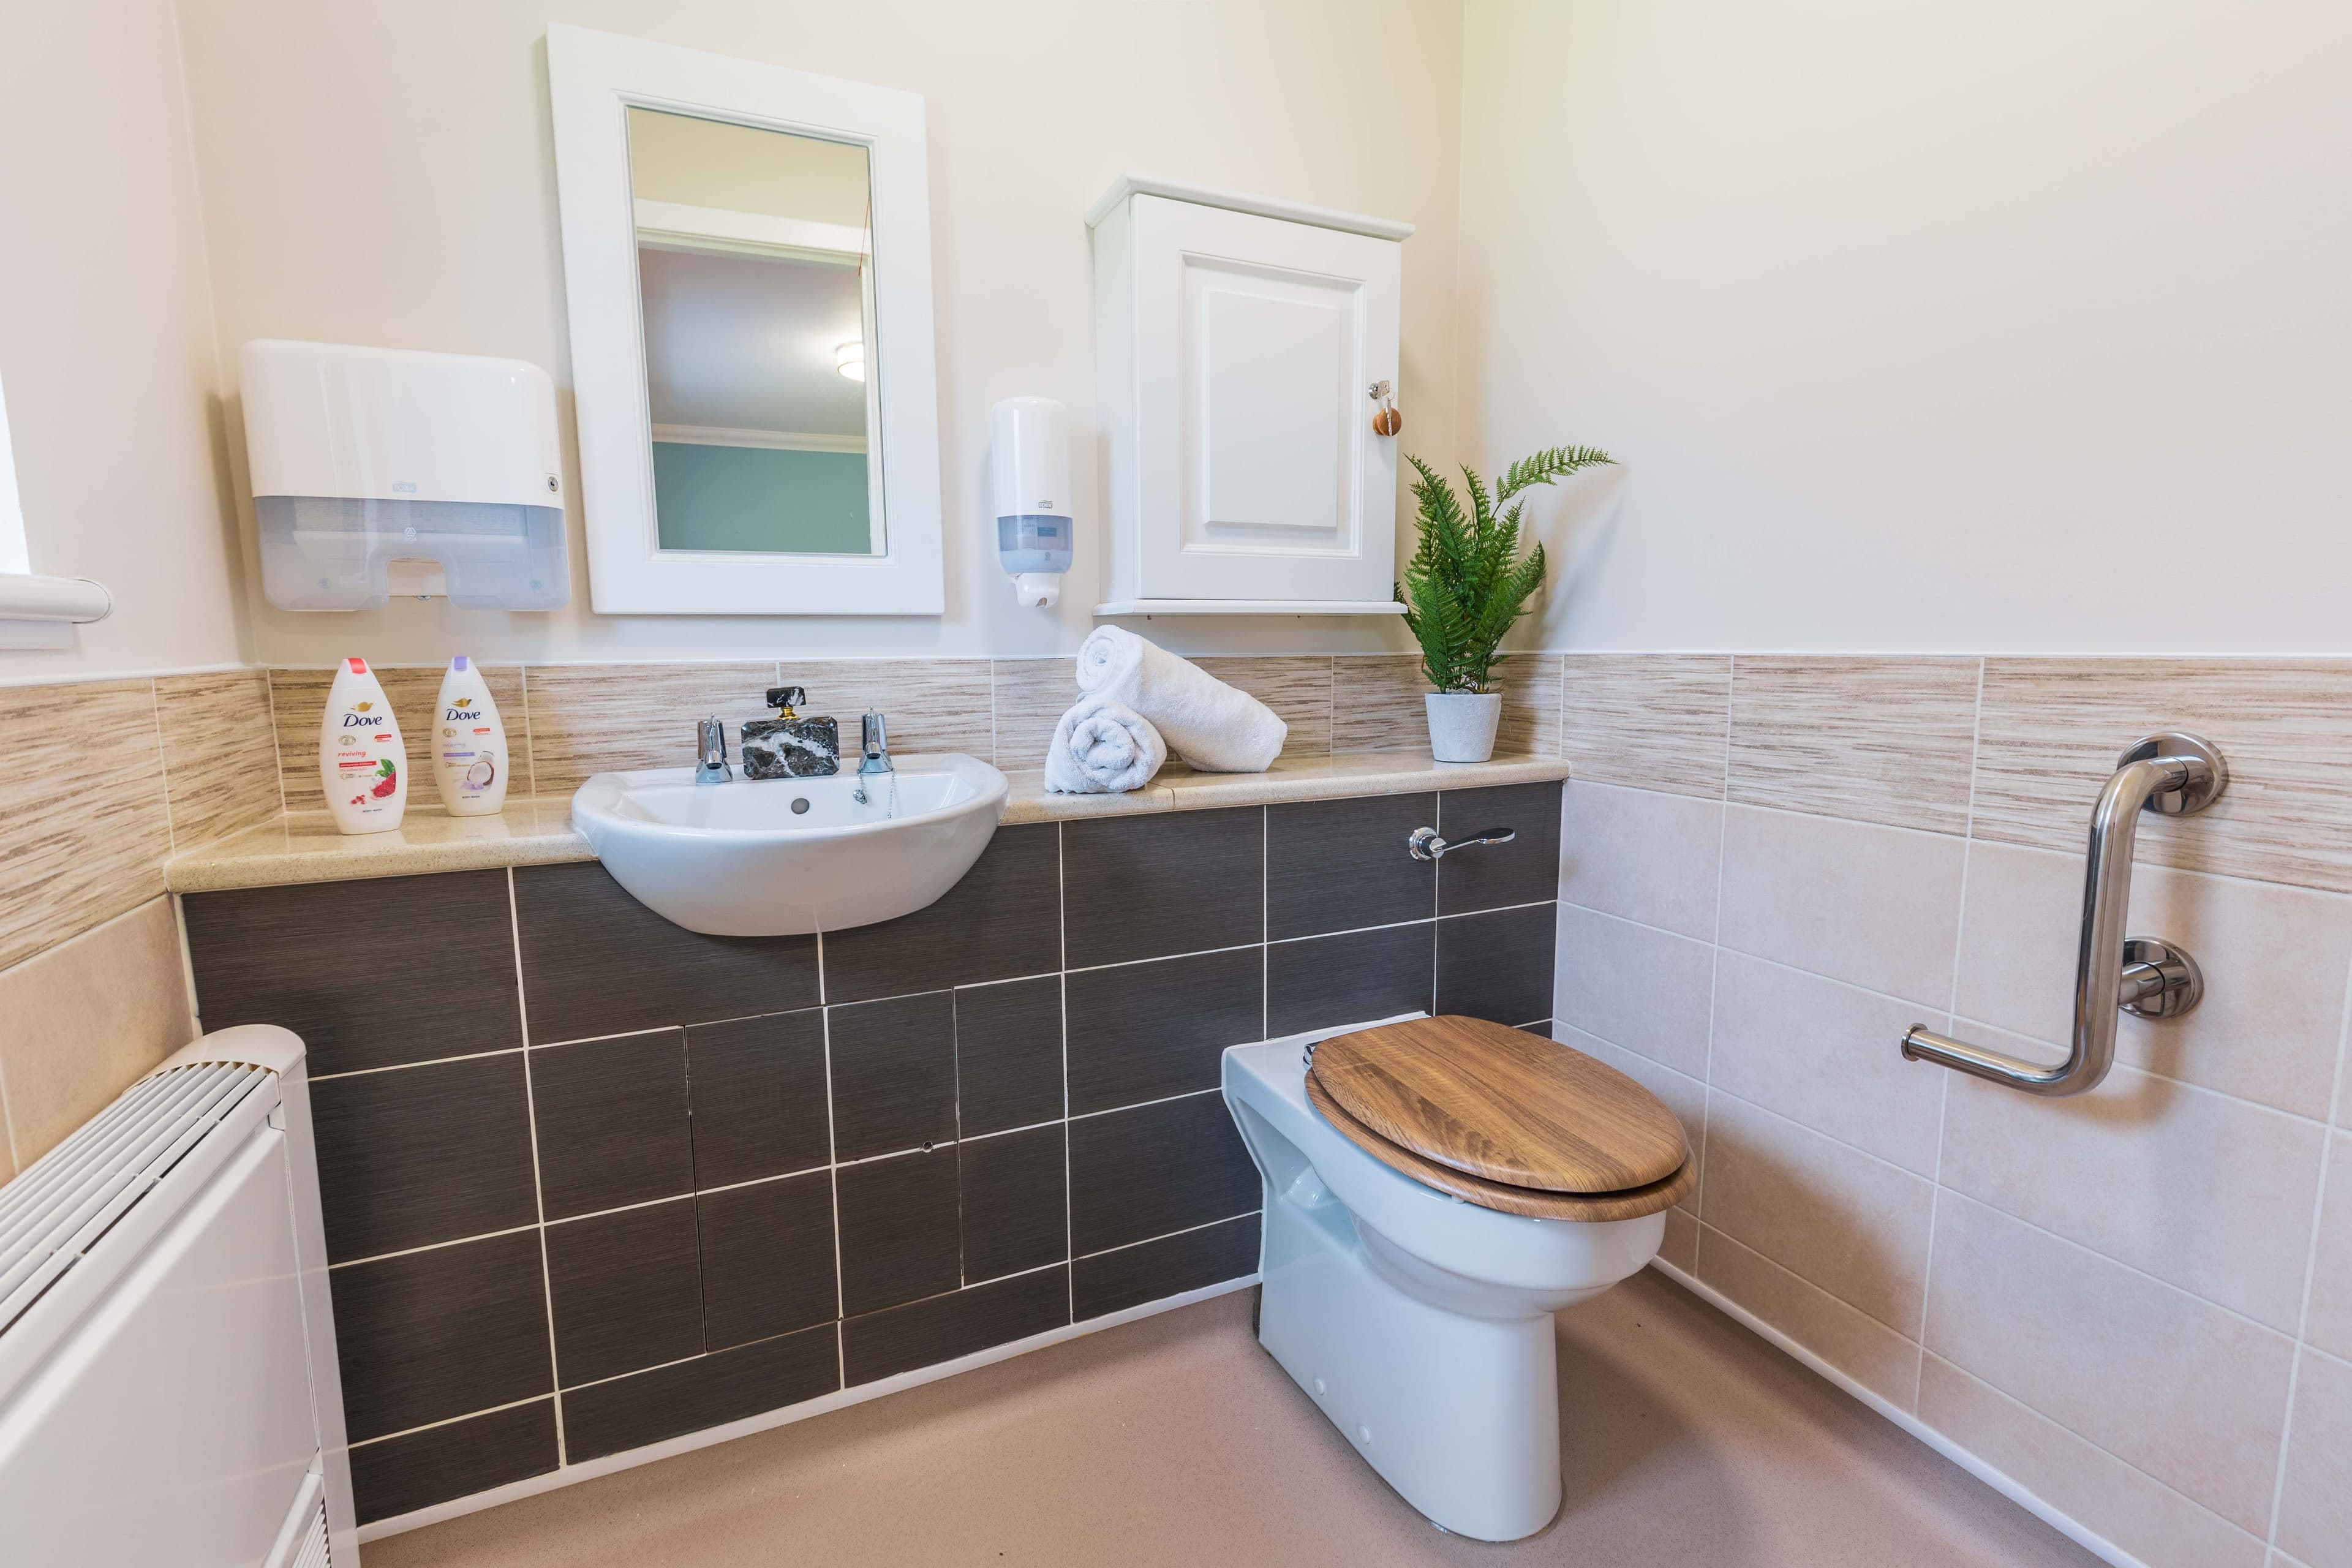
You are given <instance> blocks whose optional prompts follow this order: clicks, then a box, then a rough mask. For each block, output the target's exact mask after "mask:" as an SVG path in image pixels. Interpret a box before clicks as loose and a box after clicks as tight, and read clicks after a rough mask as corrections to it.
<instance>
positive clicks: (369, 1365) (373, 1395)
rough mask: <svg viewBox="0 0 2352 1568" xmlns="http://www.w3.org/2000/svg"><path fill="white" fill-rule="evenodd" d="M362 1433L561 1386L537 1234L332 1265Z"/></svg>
mask: <svg viewBox="0 0 2352 1568" xmlns="http://www.w3.org/2000/svg"><path fill="white" fill-rule="evenodd" d="M327 1283H328V1287H329V1290H330V1293H331V1296H332V1298H333V1301H334V1308H335V1350H336V1352H337V1355H338V1357H339V1358H340V1360H341V1363H342V1373H343V1414H344V1417H345V1419H346V1420H347V1421H348V1422H349V1423H350V1426H351V1435H352V1441H353V1442H355V1443H356V1442H362V1441H364V1440H365V1439H367V1438H370V1437H380V1436H383V1435H384V1434H385V1433H387V1432H404V1431H406V1430H407V1429H408V1428H409V1427H411V1426H425V1425H426V1424H427V1423H429V1422H434V1421H446V1420H448V1419H450V1418H451V1417H452V1416H457V1415H467V1414H468V1413H470V1412H472V1411H476V1410H486V1409H488V1408H490V1407H491V1406H493V1405H511V1404H513V1403H515V1402H516V1401H518V1400H523V1399H529V1398H530V1397H531V1395H533V1394H545V1393H548V1392H550V1391H551V1389H552V1388H553V1387H554V1385H555V1384H554V1378H553V1376H552V1374H551V1372H550V1370H549V1367H548V1360H547V1290H546V1284H545V1278H544V1276H543V1275H542V1273H541V1268H540V1259H539V1232H538V1231H537V1230H535V1229H534V1230H526V1231H517V1232H515V1233H513V1234H512V1235H509V1236H494V1237H487V1238H485V1239H483V1240H480V1241H464V1242H459V1243H457V1245H456V1246H454V1247H433V1248H431V1249H430V1250H428V1251H425V1252H406V1253H403V1254H401V1255H400V1256H399V1257H397V1258H378V1259H376V1260H375V1261H374V1262H372V1263H355V1264H352V1266H350V1267H349V1268H337V1269H332V1270H331V1271H330V1272H329V1273H328V1275H327Z"/></svg>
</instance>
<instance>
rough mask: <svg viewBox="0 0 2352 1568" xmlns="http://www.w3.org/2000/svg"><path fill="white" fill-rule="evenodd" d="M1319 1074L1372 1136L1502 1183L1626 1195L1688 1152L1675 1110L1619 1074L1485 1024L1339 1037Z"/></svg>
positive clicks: (1319, 1053)
mask: <svg viewBox="0 0 2352 1568" xmlns="http://www.w3.org/2000/svg"><path fill="white" fill-rule="evenodd" d="M1313 1077H1314V1079H1315V1081H1316V1082H1317V1083H1318V1084H1319V1085H1320V1086H1321V1087H1322V1089H1324V1090H1325V1092H1326V1093H1327V1094H1328V1096H1329V1097H1330V1099H1331V1100H1335V1101H1337V1102H1338V1104H1339V1108H1340V1109H1341V1110H1345V1111H1346V1112H1347V1113H1348V1115H1349V1117H1350V1118H1352V1119H1353V1120H1354V1121H1355V1122H1356V1123H1357V1124H1358V1125H1359V1126H1360V1127H1361V1128H1362V1129H1363V1130H1365V1131H1369V1132H1370V1133H1371V1134H1372V1135H1374V1136H1375V1137H1378V1138H1380V1139H1383V1140H1385V1141H1387V1142H1391V1143H1393V1144H1396V1145H1397V1146H1398V1147H1400V1148H1402V1149H1403V1150H1406V1151H1408V1152H1411V1153H1413V1154H1417V1155H1419V1156H1421V1157H1422V1158H1423V1159H1424V1160H1429V1161H1433V1162H1435V1163H1437V1164H1439V1165H1442V1166H1444V1167H1446V1168H1448V1169H1450V1170H1454V1171H1459V1172H1462V1173H1465V1174H1467V1175H1471V1176H1475V1177H1479V1178H1482V1179H1483V1180H1485V1181H1488V1182H1495V1183H1500V1184H1503V1185H1504V1186H1507V1187H1516V1188H1532V1189H1535V1190H1537V1191H1539V1192H1550V1193H1571V1194H1601V1193H1624V1192H1629V1191H1631V1190H1633V1189H1634V1188H1639V1187H1648V1186H1652V1185H1654V1184H1658V1183H1662V1182H1665V1181H1667V1180H1669V1179H1670V1178H1672V1177H1673V1176H1674V1175H1675V1173H1676V1172H1678V1171H1680V1170H1681V1169H1682V1168H1683V1165H1684V1164H1685V1162H1686V1161H1687V1160H1688V1159H1689V1155H1690V1151H1689V1149H1688V1148H1687V1147H1686V1146H1685V1143H1684V1142H1683V1127H1682V1123H1681V1122H1680V1121H1676V1120H1675V1113H1674V1112H1673V1111H1671V1110H1667V1109H1666V1108H1665V1106H1664V1104H1663V1103H1661V1102H1660V1101H1659V1100H1658V1098H1657V1096H1655V1095H1654V1094H1652V1093H1651V1092H1650V1091H1649V1090H1648V1089H1643V1087H1642V1086H1641V1085H1640V1084H1638V1083H1635V1082H1634V1081H1633V1079H1630V1078H1627V1077H1626V1076H1625V1075H1624V1074H1623V1073H1621V1072H1619V1071H1618V1070H1617V1069H1616V1068H1612V1067H1609V1066H1607V1065H1605V1064H1603V1063H1601V1062H1598V1061H1595V1060H1594V1059H1593V1058H1591V1057H1589V1056H1586V1055H1585V1054H1584V1053H1583V1052H1581V1051H1580V1050H1576V1049H1574V1048H1573V1047H1569V1046H1563V1045H1559V1044H1558V1043H1556V1042H1554V1041H1551V1040H1546V1039H1541V1038H1538V1037H1536V1036H1534V1035H1530V1034H1528V1033H1527V1032H1526V1031H1525V1030H1523V1029H1513V1028H1509V1027H1507V1026H1504V1025H1501V1024H1490V1023H1487V1022H1486V1021H1485V1020H1483V1019H1478V1018H1463V1017H1452V1016H1448V1017H1438V1018H1414V1019H1410V1020H1408V1021H1406V1022H1404V1023H1401V1024H1383V1025H1381V1026H1380V1027H1378V1028H1375V1029H1360V1030H1358V1031H1357V1032H1356V1033H1354V1034H1352V1035H1339V1036H1336V1037H1333V1038H1331V1039H1328V1040H1325V1041H1324V1042H1323V1043H1322V1044H1320V1045H1318V1046H1317V1047H1315V1065H1314V1068H1313ZM1334 1125H1338V1123H1337V1122H1335V1123H1334ZM1340 1130H1341V1131H1348V1129H1347V1128H1345V1127H1342V1128H1341V1129H1340ZM1350 1135H1351V1136H1352V1134H1350ZM1358 1141H1359V1142H1361V1140H1358ZM1373 1152H1375V1153H1377V1152H1378V1151H1377V1150H1374V1151H1373ZM1474 1201H1475V1200H1474ZM1669 1201H1671V1200H1669Z"/></svg>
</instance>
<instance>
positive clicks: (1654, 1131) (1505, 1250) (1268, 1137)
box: [1223, 1014, 1697, 1541]
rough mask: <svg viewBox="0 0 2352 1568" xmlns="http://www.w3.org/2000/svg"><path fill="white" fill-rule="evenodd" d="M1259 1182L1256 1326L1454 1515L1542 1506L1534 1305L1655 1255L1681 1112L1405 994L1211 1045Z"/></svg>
mask: <svg viewBox="0 0 2352 1568" xmlns="http://www.w3.org/2000/svg"><path fill="white" fill-rule="evenodd" d="M1223 1087H1224V1094H1225V1103H1226V1105H1227V1106H1228V1107H1229V1108H1230V1109H1231V1110H1232V1111H1233V1115H1234V1121H1235V1122H1236V1123H1237V1124H1238V1125H1239V1127H1240V1129H1241V1134H1242V1139H1243V1142H1245V1143H1246V1144H1247V1145H1248V1147H1249V1151H1250V1156H1251V1158H1252V1159H1253V1160H1255V1162H1256V1163H1257V1168H1258V1171H1259V1173H1260V1174H1261V1175H1263V1176H1264V1178H1265V1228H1264V1232H1263V1237H1264V1239H1263V1242H1262V1244H1261V1248H1262V1250H1261V1254H1260V1259H1259V1278H1260V1282H1261V1289H1262V1294H1261V1296H1260V1300H1259V1308H1258V1341H1259V1342H1260V1343H1261V1344H1263V1345H1264V1346H1265V1349H1266V1351H1267V1352H1269V1353H1270V1354H1272V1355H1273V1357H1274V1359H1275V1360H1276V1362H1278V1363H1280V1364H1281V1365H1282V1367H1283V1370H1285V1371H1286V1372H1287V1373H1289V1374H1290V1376H1291V1377H1292V1379H1293V1380H1294V1381H1296V1382H1297V1384H1298V1386H1299V1387H1300V1388H1301V1389H1303V1390H1305V1391H1306V1393H1307V1395H1308V1396H1309V1397H1310V1398H1312V1399H1313V1400H1314V1401H1315V1403H1316V1405H1318V1407H1320V1408H1321V1410H1322V1411H1323V1413H1324V1414H1325V1415H1327V1416H1328V1417H1329V1418H1330V1420H1331V1422H1332V1424H1333V1425H1334V1426H1337V1427H1338V1428H1339V1431H1340V1432H1341V1433H1342V1434H1343V1435H1344V1436H1346V1437H1347V1439H1348V1441H1349V1443H1350V1444H1352V1445H1353V1446H1354V1447H1355V1449H1356V1451H1357V1452H1358V1453H1360V1454H1361V1455H1362V1456H1363V1457H1364V1458H1365V1460H1366V1461H1367V1462H1369V1463H1370V1465H1371V1467H1372V1468H1373V1469H1374V1470H1376V1471H1378V1472H1379V1473H1380V1475H1381V1479H1384V1480H1386V1481H1387V1482H1388V1483H1389V1484H1390V1485H1391V1487H1394V1488H1395V1489H1397V1491H1398V1492H1399V1493H1400V1494H1401V1495H1402V1496H1403V1498H1404V1500H1406V1501H1407V1502H1410V1503H1411V1504H1412V1506H1413V1507H1414V1508H1416V1509H1418V1510H1421V1511H1422V1512H1423V1514H1425V1515H1426V1516H1428V1518H1429V1519H1431V1520H1432V1521H1434V1522H1435V1523H1436V1524H1438V1525H1440V1526H1441V1527H1443V1528H1444V1529H1445V1530H1448V1531H1453V1532H1454V1533H1455V1534H1457V1535H1467V1536H1473V1537H1475V1538H1477V1539H1479V1540H1482V1541H1516V1540H1518V1539H1519V1538H1520V1537H1522V1536H1527V1535H1532V1534H1533V1533H1535V1532H1536V1531H1538V1530H1541V1529H1542V1528H1543V1527H1544V1526H1545V1525H1546V1524H1548V1523H1549V1522H1550V1521H1551V1518H1552V1516H1553V1515H1554V1514H1555V1513H1557V1512H1558V1511H1559V1500H1560V1474H1559V1383H1558V1381H1557V1378H1556V1375H1555V1367H1554V1360H1553V1356H1554V1352H1553V1341H1552V1321H1551V1314H1552V1313H1553V1312H1555V1311H1557V1310H1559V1309H1560V1308H1562V1307H1566V1306H1570V1305H1571V1304H1573V1303H1575V1302H1578V1301H1581V1300H1585V1299H1586V1298H1588V1297H1591V1296H1596V1295H1598V1294H1600V1293H1601V1291H1603V1290H1606V1289H1608V1288H1609V1287H1610V1286H1612V1285H1614V1284H1615V1283H1617V1281H1619V1280H1620V1279H1624V1278H1625V1277H1626V1276H1628V1275H1630V1274H1632V1273H1633V1272H1634V1271H1635V1270H1637V1269H1639V1268H1642V1267H1643V1265H1645V1264H1647V1263H1648V1262H1649V1261H1650V1259H1651V1258H1654V1257H1655V1256H1656V1254H1657V1250H1658V1246H1659V1243H1660V1242H1661V1241H1662V1240H1663V1239H1664V1236H1665V1225H1666V1219H1665V1211H1666V1210H1667V1209H1668V1208H1670V1207H1672V1206H1673V1205H1674V1204H1675V1201H1676V1200H1677V1199H1679V1198H1681V1197H1682V1196H1683V1195H1684V1194H1686V1193H1687V1192H1689V1191H1690V1189H1691V1187H1692V1186H1693V1185H1694V1184H1696V1181H1697V1162H1696V1159H1695V1158H1694V1157H1693V1156H1692V1154H1691V1152H1690V1150H1689V1147H1688V1145H1687V1143H1686V1142H1685V1138H1684V1135H1683V1130H1682V1127H1681V1124H1680V1123H1679V1122H1678V1121H1675V1116H1674V1113H1673V1112H1672V1111H1670V1110H1667V1109H1666V1108H1665V1106H1664V1104H1663V1103H1661V1102H1660V1101H1659V1100H1657V1098H1656V1097H1655V1096H1654V1095H1652V1094H1651V1093H1650V1092H1649V1091H1648V1090H1647V1089H1643V1088H1642V1086H1641V1085H1639V1084H1637V1083H1635V1082H1634V1081H1633V1079H1629V1078H1627V1077H1625V1076H1624V1075H1623V1074H1622V1073H1620V1072H1618V1071H1616V1070H1615V1069H1614V1068H1610V1067H1608V1066H1606V1065H1604V1064H1603V1063H1601V1062H1599V1061H1596V1060H1595V1059H1593V1058H1591V1057H1588V1056H1586V1055H1584V1054H1583V1053H1582V1052H1580V1051H1577V1050H1574V1049H1573V1048H1571V1047H1567V1046H1563V1045H1559V1044H1556V1043H1554V1042H1552V1041H1549V1040H1545V1039H1542V1038H1540V1037H1537V1036H1533V1035H1529V1034H1528V1033H1526V1032H1525V1031H1523V1030H1518V1029H1511V1028H1507V1027H1505V1026H1502V1025H1499V1024H1489V1023H1486V1022H1484V1021H1482V1020H1479V1019H1475V1018H1461V1017H1435V1018H1433V1017H1430V1016H1426V1015H1422V1014H1414V1015H1411V1016H1406V1017H1402V1018H1393V1019H1387V1020H1383V1021H1381V1022H1380V1023H1377V1024H1372V1025H1352V1026H1348V1027H1345V1028H1339V1029H1323V1030H1317V1031H1312V1032H1309V1033H1307V1034H1302V1035H1293V1036H1290V1037H1286V1038H1283V1039H1277V1040H1268V1041H1265V1043H1263V1044H1259V1045H1251V1046H1236V1047H1233V1048H1231V1049H1229V1050H1227V1051H1226V1052H1225V1054H1224V1066H1223Z"/></svg>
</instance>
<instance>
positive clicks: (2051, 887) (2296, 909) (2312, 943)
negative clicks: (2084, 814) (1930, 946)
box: [1955, 842, 2352, 1118]
mask: <svg viewBox="0 0 2352 1568" xmlns="http://www.w3.org/2000/svg"><path fill="white" fill-rule="evenodd" d="M2082 900H2083V861H2082V858H2081V856H2080V855H2079V854H2076V855H2062V854H2058V853H2056V852H2054V851H2044V850H2038V849H2024V848H2018V847H2012V846H2008V845H2000V844H1986V843H1981V842H1979V843H1977V844H1973V845H1971V846H1970V847H1969V886H1968V912H1967V916H1966V919H1965V920H1964V921H1963V922H1962V938H1961V944H1960V958H1959V977H1958V992H1957V994H1958V1005H1957V1007H1956V1008H1955V1011H1957V1012H1958V1014H1960V1015H1961V1016H1964V1017H1970V1018H1980V1019H1983V1020H1984V1021H1986V1022H1987V1023H1990V1024H1993V1025H1996V1026H2000V1027H2001V1028H2004V1029H2009V1030H2012V1031H2014V1032H2016V1033H2018V1034H2021V1035H2027V1036H2031V1037H2032V1038H2034V1039H2037V1040H2046V1041H2051V1042H2053V1043H2056V1044H2060V1045H2063V1043H2064V1042H2065V1041H2066V1040H2067V1039H2068V1038H2069V1037H2071V1033H2072V1030H2073V1024H2072V1008H2073V1002H2074V947H2075V943H2076V942H2077V941H2078V939H2079V936H2080V932H2081V929H2082ZM2129 929H2130V930H2131V931H2134V932H2135V933H2144V934H2147V935H2150V936H2161V937H2167V938H2169V939H2171V940H2172V941H2174V942H2179V943H2181V944H2182V945H2184V946H2185V947H2187V948H2188V950H2189V952H2191V953H2192V954H2194V955H2195V956H2196V959H2197V962H2198V964H2199V966H2200V968H2202V969H2203V971H2204V973H2205V999H2204V1000H2203V1001H2202V1002H2200V1004H2199V1005H2198V1006H2197V1010H2196V1011H2195V1012H2193V1013H2190V1014H2189V1015H2187V1016H2183V1017H2179V1018H2168V1019H2165V1020H2162V1021H2160V1022H2157V1021H2150V1020H2147V1019H2141V1018H2132V1017H2126V1018H2123V1019H2121V1020H2119V1028H2118V1030H2117V1034H2116V1058H2117V1059H2118V1060H2120V1061H2125V1062H2128V1063H2130V1064H2132V1065H2133V1066H2136V1067H2144V1068H2148V1069H2149V1070H2151V1071H2155V1072H2159V1073H2162V1074H2164V1075H2165V1076H2166V1077H2168V1078H2178V1079H2184V1080H2186V1081H2188V1082H2190V1083H2197V1084H2202V1085H2204V1086H2205V1087H2207V1088H2209V1089H2220V1090H2221V1091H2222V1092H2224V1093H2228V1094H2235V1095H2239V1096H2242V1097H2243V1098H2245V1099H2248V1100H2259V1101H2261V1102H2262V1103H2263V1104H2265V1105H2273V1106H2276V1107H2278V1108H2279V1109H2280V1110H2291V1111H2294V1112H2295V1113H2296V1114H2297V1115H2301V1116H2310V1117H2318V1118H2324V1117H2326V1114H2327V1100H2328V1095H2329V1093H2330V1091H2331V1089H2332V1087H2333V1085H2334V1082H2335V1076H2336V1035H2337V1032H2338V1029H2339V1027H2340V1026H2341V1024H2342V1020H2343V1010H2344V990H2345V977H2346V974H2347V970H2352V900H2346V899H2345V898H2343V897H2342V896H2340V895H2337V894H2332V893H2319V892H2314V891H2311V890H2309V889H2302V888H2290V887H2283V886H2280V885H2277V884H2274V883H2262V882H2246V881H2240V880H2237V879H2230V878H2221V877H2206V876H2198V875H2194V874H2191V873H2189V872H2181V871H2171V870H2167V869H2165V868H2160V867H2154V866H2149V865H2147V864H2145V863H2143V864H2142V865H2141V866H2140V867H2139V868H2138V869H2137V871H2136V872H2135V873H2134V875H2133V878H2132V900H2131V920H2130V926H2129ZM2059 1054H2061V1055H2063V1051H2061V1052H2060V1053H2059Z"/></svg>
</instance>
